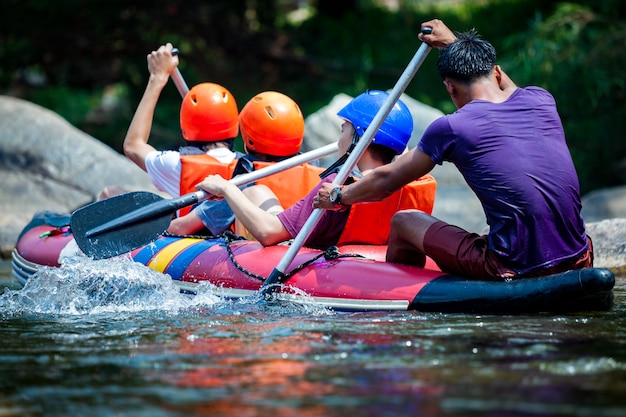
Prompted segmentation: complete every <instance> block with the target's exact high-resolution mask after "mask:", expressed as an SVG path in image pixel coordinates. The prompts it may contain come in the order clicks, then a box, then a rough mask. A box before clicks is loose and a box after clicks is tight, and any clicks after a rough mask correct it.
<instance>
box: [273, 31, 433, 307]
mask: <svg viewBox="0 0 626 417" xmlns="http://www.w3.org/2000/svg"><path fill="white" fill-rule="evenodd" d="M430 49H431V47H430V46H429V45H428V44H427V43H425V42H424V43H422V45H420V47H419V49H418V50H417V52H416V53H415V55H414V56H413V58H412V59H411V61H410V62H409V64H408V66H407V67H406V69H405V70H404V72H403V73H402V75H401V76H400V78H399V79H398V82H397V83H396V85H395V86H394V87H393V90H392V91H391V93H390V94H389V96H388V97H387V99H386V100H385V102H384V103H383V105H382V106H381V108H380V109H379V110H378V112H377V113H376V116H374V119H373V120H372V123H371V124H370V126H369V127H368V128H367V130H366V131H365V133H364V134H363V137H362V138H361V139H360V140H359V141H358V143H357V144H356V147H355V148H354V150H353V151H352V153H351V154H350V156H349V157H348V159H347V160H346V162H345V164H344V165H343V166H342V167H341V169H340V170H339V173H338V174H337V176H336V177H335V179H334V180H333V184H338V185H340V184H343V183H344V182H345V181H346V179H347V178H348V176H349V175H350V173H351V172H352V170H354V167H355V166H356V164H357V162H358V161H359V159H360V158H361V156H362V155H363V153H364V152H365V149H367V147H368V146H369V145H370V143H371V142H372V139H373V138H374V135H375V134H376V132H378V129H380V127H381V126H382V124H383V122H384V121H385V119H386V118H387V116H388V115H389V113H390V112H391V109H392V108H393V106H394V105H395V104H396V102H397V101H398V100H399V99H400V96H401V95H402V93H403V92H404V90H406V88H407V86H408V85H409V83H410V82H411V80H412V79H413V77H414V76H415V74H416V73H417V70H418V69H419V67H420V66H421V65H422V63H423V62H424V60H425V59H426V56H427V55H428V52H429V51H430ZM321 215H322V209H319V208H318V209H315V210H313V212H312V213H311V215H310V216H309V218H308V219H307V221H306V223H305V224H304V226H302V229H300V232H298V235H297V236H296V237H295V238H294V240H293V242H292V243H291V245H290V246H289V249H288V250H287V252H285V254H284V255H283V257H282V259H281V260H280V262H279V263H278V265H277V266H276V268H274V270H273V271H272V273H271V274H270V275H269V276H268V277H267V279H266V280H265V281H264V282H263V286H262V287H261V293H262V295H264V296H267V295H269V294H270V293H271V292H272V291H274V289H275V287H276V284H279V283H281V282H282V281H283V278H284V276H285V271H286V269H287V267H288V266H289V264H291V262H292V261H293V259H294V258H295V257H296V255H297V253H298V251H299V250H300V249H301V248H302V246H304V242H305V241H306V240H307V238H308V237H309V235H310V234H311V232H312V231H313V229H314V228H315V226H317V223H318V222H319V220H320V217H321Z"/></svg>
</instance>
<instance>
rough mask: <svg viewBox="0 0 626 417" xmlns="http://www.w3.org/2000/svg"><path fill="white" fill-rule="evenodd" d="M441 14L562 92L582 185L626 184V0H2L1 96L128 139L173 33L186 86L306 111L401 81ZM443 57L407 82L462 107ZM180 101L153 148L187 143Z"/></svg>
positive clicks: (157, 126) (169, 93)
mask: <svg viewBox="0 0 626 417" xmlns="http://www.w3.org/2000/svg"><path fill="white" fill-rule="evenodd" d="M389 5H392V6H393V5H395V6H396V7H388V6H389ZM386 6H387V7H386ZM433 17H438V18H441V19H442V20H444V22H446V23H447V24H448V26H449V27H451V28H452V29H454V30H458V31H463V30H467V29H470V28H476V29H477V30H478V31H479V32H480V33H481V34H482V35H483V37H485V38H486V39H488V40H490V41H491V42H492V43H493V44H494V46H495V47H496V49H497V50H498V54H499V63H500V64H501V65H502V66H503V68H504V69H505V70H506V71H507V72H508V73H509V75H511V77H512V78H513V80H514V81H516V83H517V84H518V85H530V84H533V85H539V86H542V87H544V88H547V89H548V90H550V91H551V92H552V93H553V95H554V96H555V98H556V100H557V104H558V106H559V111H560V113H561V117H562V119H563V122H564V125H565V129H566V134H567V137H568V143H569V145H570V149H571V151H572V155H573V157H574V161H575V163H576V166H577V169H578V173H579V176H580V179H581V186H582V189H583V192H588V191H591V190H593V189H597V188H601V187H607V186H614V185H620V184H624V183H626V137H625V136H626V129H625V123H626V102H625V101H626V85H625V84H626V77H625V71H624V68H625V65H626V2H624V1H623V0H603V1H595V0H588V1H571V2H568V3H562V2H552V1H547V0H491V1H487V0H483V1H478V0H477V1H468V0H466V1H463V0H438V1H434V0H421V1H418V0H413V1H410V0H404V1H402V0H396V1H382V0H379V1H374V0H369V1H367V0H360V1H359V0H342V1H335V0H317V1H315V0H310V1H305V0H299V1H297V0H289V1H287V0H214V1H201V0H186V1H173V0H152V1H147V0H146V1H135V2H131V1H127V0H108V1H103V0H95V1H84V0H58V1H42V0H2V1H1V2H0V20H1V24H0V94H7V95H13V96H17V97H21V98H24V99H27V100H30V101H32V102H35V103H38V104H41V105H43V106H44V107H47V108H49V109H51V110H53V111H55V112H57V113H59V114H60V115H62V116H63V117H65V118H66V119H67V120H68V121H69V122H70V123H72V124H73V125H75V126H76V127H78V128H80V129H82V130H84V131H86V132H88V133H90V134H91V135H93V136H94V137H96V138H98V139H100V140H102V141H103V142H105V143H107V144H109V145H111V146H113V147H114V148H115V149H117V150H121V144H122V141H123V138H124V135H125V133H126V128H127V127H128V123H129V122H130V119H131V117H132V114H133V112H134V109H135V107H136V105H137V103H138V102H139V99H140V97H141V94H142V93H143V89H144V88H145V83H146V81H147V78H148V77H147V76H148V73H147V69H146V54H147V53H149V52H150V51H152V50H153V49H156V48H157V47H158V46H159V45H161V44H163V43H165V42H171V43H173V44H174V45H175V46H177V47H178V48H179V49H180V51H181V53H180V66H179V68H180V70H181V73H182V74H183V76H184V78H185V79H186V81H187V83H188V84H189V85H190V86H192V85H194V84H197V83H199V82H203V81H212V82H217V83H220V84H223V85H224V86H226V87H227V88H228V89H229V90H231V92H233V94H234V95H235V97H236V98H237V101H238V104H239V107H240V108H241V107H242V106H243V105H244V104H245V102H246V101H247V100H248V99H249V98H251V97H252V96H253V95H254V94H255V93H257V92H260V91H264V90H279V91H282V92H284V93H286V94H288V95H290V96H291V97H293V98H294V99H295V100H296V101H297V102H298V103H299V104H300V106H301V107H302V109H303V112H304V113H305V115H308V114H311V113H313V112H315V111H316V110H318V109H319V108H320V107H322V106H323V105H325V104H327V103H328V102H329V101H330V99H331V98H332V97H333V96H334V95H335V94H337V93H340V92H344V93H347V94H350V95H356V94H359V93H360V92H362V91H363V90H364V89H366V88H376V89H389V88H391V87H393V85H394V84H395V82H396V80H397V79H398V77H399V75H400V74H401V72H402V71H403V69H404V68H405V66H406V64H407V63H408V62H409V60H410V58H411V57H412V56H413V54H414V53H415V51H416V50H417V48H418V46H419V41H418V39H417V32H418V30H419V27H420V24H421V22H423V21H425V20H429V19H431V18H433ZM436 56H437V54H436V52H434V53H431V54H430V56H429V57H428V59H427V61H426V63H425V64H424V66H423V67H422V69H420V72H419V73H418V74H417V76H416V77H415V79H414V80H413V82H412V83H411V85H410V86H409V88H408V89H407V93H408V94H409V95H410V96H412V97H414V98H416V99H418V100H420V101H422V102H424V103H426V104H429V105H432V106H434V107H437V108H439V109H441V110H443V111H444V112H452V111H454V107H453V104H452V102H451V101H450V99H449V97H448V96H447V94H446V92H445V90H444V88H443V87H442V85H441V80H440V79H439V78H438V76H437V74H436V71H435V62H436ZM179 104H180V97H179V96H178V93H177V91H176V89H175V88H174V86H173V84H172V86H170V87H168V88H166V89H165V91H164V94H163V96H162V99H161V101H160V102H159V106H158V108H157V114H156V117H155V123H154V128H153V137H152V139H151V143H153V144H154V145H155V146H156V147H158V148H175V147H177V146H178V145H180V142H181V139H180V133H179V128H178V106H179ZM53 145H54V144H53V143H52V146H53Z"/></svg>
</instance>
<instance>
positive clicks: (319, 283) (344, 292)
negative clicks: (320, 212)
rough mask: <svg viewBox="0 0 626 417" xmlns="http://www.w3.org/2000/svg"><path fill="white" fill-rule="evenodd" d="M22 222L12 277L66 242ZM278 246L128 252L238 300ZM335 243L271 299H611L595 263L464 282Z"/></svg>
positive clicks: (522, 305) (170, 240)
mask: <svg viewBox="0 0 626 417" xmlns="http://www.w3.org/2000/svg"><path fill="white" fill-rule="evenodd" d="M49 222H50V221H49V219H48V220H46V221H45V222H43V223H49ZM39 223H41V222H39ZM29 226H30V227H27V229H28V230H26V229H25V231H24V232H23V233H22V235H21V236H20V238H19V240H18V242H17V245H16V248H15V250H14V251H13V260H12V265H13V276H14V277H15V278H17V279H18V280H19V281H20V282H22V283H25V282H26V281H27V280H28V278H29V277H30V276H31V275H32V274H34V273H35V272H36V271H37V269H38V268H40V267H41V266H52V267H55V266H57V267H58V266H59V265H60V259H59V258H60V256H61V253H62V251H63V250H64V248H66V247H67V246H68V245H70V244H71V242H73V238H72V235H71V232H70V231H69V230H67V228H66V227H61V226H58V225H57V226H52V225H48V224H38V223H31V225H29ZM287 249H288V246H287V245H275V246H268V247H263V246H262V245H261V244H259V243H258V242H256V241H249V240H236V239H233V237H232V236H222V237H213V238H198V237H183V236H163V237H161V238H159V239H157V240H156V241H155V242H153V243H151V244H149V245H146V246H144V247H141V248H139V249H137V250H135V251H133V252H132V253H131V256H132V258H133V259H134V260H135V261H136V262H139V263H141V264H144V265H146V266H148V267H149V268H151V269H154V270H157V271H160V272H163V273H165V274H168V275H169V276H171V278H172V279H173V280H174V282H175V283H176V284H178V286H179V287H180V288H181V291H184V292H189V293H193V292H194V291H195V289H196V287H197V286H198V285H199V284H200V283H203V282H209V283H211V284H213V285H214V286H215V287H216V292H218V293H219V294H220V295H222V296H224V297H228V298H240V297H247V296H253V295H255V294H256V293H257V291H258V290H259V289H260V288H261V285H262V284H263V280H264V278H265V277H267V276H268V275H269V274H270V273H271V272H272V270H273V269H274V268H275V267H276V265H277V264H278V262H279V261H280V260H281V259H282V257H283V255H284V254H285V252H286V251H287ZM337 249H338V250H328V251H325V252H324V251H320V250H315V249H310V248H302V249H301V250H300V251H299V252H298V254H297V256H296V257H295V258H294V260H293V261H292V263H291V265H290V266H289V268H287V275H290V276H289V277H288V278H287V279H286V281H285V282H284V285H283V286H281V288H280V289H279V290H278V291H277V292H276V296H277V297H278V298H279V299H283V300H288V301H291V302H297V303H302V304H307V303H315V304H321V305H324V306H327V307H330V308H333V309H336V310H342V311H370V310H385V311H388V310H403V311H407V310H417V311H423V312H441V313H474V314H521V313H524V314H526V313H537V312H559V313H561V312H580V311H593V310H595V311H606V310H608V309H610V308H611V306H612V303H613V291H612V289H613V286H614V283H615V278H614V276H613V274H612V272H611V271H610V270H608V269H603V268H585V269H581V270H573V271H567V272H564V273H560V274H555V275H549V276H545V277H540V278H524V279H517V280H513V281H509V282H504V281H494V280H469V279H467V278H464V277H460V276H454V275H450V274H446V273H444V272H441V271H440V270H438V268H437V266H436V265H435V264H434V262H433V261H432V260H430V259H429V260H428V262H427V265H426V267H425V268H418V267H413V266H409V265H400V264H392V263H387V262H384V257H385V251H386V247H385V246H369V245H346V246H341V247H339V248H337ZM291 271H294V272H293V273H292V272H291Z"/></svg>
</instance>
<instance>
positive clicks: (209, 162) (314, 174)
mask: <svg viewBox="0 0 626 417" xmlns="http://www.w3.org/2000/svg"><path fill="white" fill-rule="evenodd" d="M237 161H238V160H237V159H234V160H233V161H232V162H230V163H229V164H224V163H222V162H220V161H219V160H217V159H216V158H214V157H212V156H209V155H207V154H198V155H181V156H180V162H181V171H180V195H184V194H188V193H192V192H195V191H196V189H195V186H196V184H198V183H200V182H202V180H204V178H205V177H206V176H207V175H210V174H219V175H221V176H222V177H224V178H225V179H227V180H229V179H231V178H232V175H233V172H234V170H235V167H236V166H237ZM273 163H274V162H262V161H254V169H255V170H258V169H261V168H264V167H266V166H268V165H272V164H273ZM323 171H324V168H321V167H316V166H313V165H310V164H302V165H297V166H295V167H293V168H289V169H287V170H285V171H282V172H277V173H275V174H273V175H270V176H267V177H265V178H261V179H259V180H258V181H257V182H256V183H257V184H263V185H266V186H267V187H269V188H270V190H272V191H273V192H274V194H276V197H277V198H278V201H280V204H281V205H282V206H283V207H284V208H287V207H290V206H291V205H293V204H294V203H296V202H298V201H300V200H301V199H302V198H303V197H304V196H305V195H307V194H308V192H309V191H311V190H312V189H313V187H314V186H316V185H317V184H318V183H319V182H320V181H321V180H320V177H319V174H321V173H322V172H323ZM190 210H191V208H190V207H186V208H184V209H182V210H180V211H179V213H180V215H181V216H183V215H185V214H187V213H189V211H190Z"/></svg>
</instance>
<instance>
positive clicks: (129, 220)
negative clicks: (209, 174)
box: [70, 191, 176, 259]
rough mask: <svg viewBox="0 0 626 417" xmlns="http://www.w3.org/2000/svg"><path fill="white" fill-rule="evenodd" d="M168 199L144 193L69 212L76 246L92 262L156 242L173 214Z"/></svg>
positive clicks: (139, 192) (122, 195)
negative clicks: (92, 260)
mask: <svg viewBox="0 0 626 417" xmlns="http://www.w3.org/2000/svg"><path fill="white" fill-rule="evenodd" d="M175 210H176V209H175V208H172V207H171V206H170V204H169V201H168V200H165V199H163V198H162V197H161V196H159V195H157V194H153V193H149V192H145V191H138V192H132V193H126V194H121V195H118V196H115V197H111V198H108V199H106V200H102V201H97V202H95V203H91V204H88V205H86V206H84V207H81V208H79V209H78V210H76V211H75V212H74V213H72V218H71V220H70V227H71V229H72V233H73V234H74V239H75V240H76V244H77V245H78V247H79V248H80V249H81V250H82V251H83V252H84V253H85V254H86V255H87V256H89V257H91V258H93V259H105V258H110V257H113V256H117V255H121V254H123V253H127V252H130V251H132V250H134V249H137V248H139V247H141V246H143V245H147V244H148V243H150V242H152V241H153V240H156V239H157V238H158V237H159V236H161V235H162V234H163V233H164V232H165V230H166V229H167V227H168V226H169V224H170V221H171V220H172V214H173V213H174V212H175Z"/></svg>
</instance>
